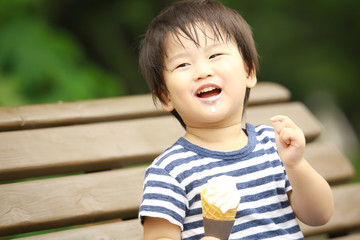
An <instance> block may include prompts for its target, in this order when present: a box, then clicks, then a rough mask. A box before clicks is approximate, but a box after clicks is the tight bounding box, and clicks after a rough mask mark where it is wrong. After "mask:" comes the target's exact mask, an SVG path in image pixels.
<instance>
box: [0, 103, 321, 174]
mask: <svg viewBox="0 0 360 240" xmlns="http://www.w3.org/2000/svg"><path fill="white" fill-rule="evenodd" d="M253 108H256V109H255V110H253ZM261 113H262V114H261ZM279 113H282V114H284V115H289V116H290V117H292V118H293V119H294V120H295V122H297V123H299V126H300V127H301V128H302V129H303V130H304V132H305V135H306V137H307V139H308V140H309V139H312V138H314V137H315V136H317V135H319V134H320V131H321V127H320V125H319V123H318V122H317V120H316V119H315V118H314V117H313V116H312V114H309V112H308V110H307V109H306V108H305V107H304V106H303V105H302V104H300V103H283V104H275V105H272V104H271V105H264V106H262V107H260V108H259V107H250V108H249V109H248V112H247V120H248V121H249V122H255V123H256V124H257V123H268V124H270V121H269V118H270V117H271V116H273V115H275V114H279ZM164 129H166V131H165V132H164ZM183 133H184V130H183V128H182V127H181V126H180V124H179V123H178V122H177V121H176V120H175V118H174V117H172V116H160V117H153V118H143V119H134V120H124V121H119V122H108V123H96V124H83V125H75V126H67V127H57V128H45V129H37V130H23V131H10V132H1V133H0V180H10V179H19V178H26V177H34V176H43V175H49V174H60V173H68V172H77V171H95V170H102V169H109V168H116V167H119V166H124V165H129V164H137V163H144V162H150V161H152V160H153V159H154V157H155V156H157V155H159V154H160V153H161V152H162V151H163V150H164V149H165V148H167V147H169V146H170V145H171V144H172V143H173V142H175V141H176V140H177V138H178V137H179V136H182V135H183Z"/></svg>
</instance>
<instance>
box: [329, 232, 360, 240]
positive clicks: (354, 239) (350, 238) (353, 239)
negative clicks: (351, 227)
mask: <svg viewBox="0 0 360 240" xmlns="http://www.w3.org/2000/svg"><path fill="white" fill-rule="evenodd" d="M331 239H332V240H359V239H360V233H353V234H349V235H347V236H342V237H337V238H331Z"/></svg>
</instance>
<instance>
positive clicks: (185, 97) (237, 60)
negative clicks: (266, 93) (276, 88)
mask: <svg viewBox="0 0 360 240" xmlns="http://www.w3.org/2000/svg"><path fill="white" fill-rule="evenodd" d="M205 30H206V32H205V34H204V33H203V32H202V31H201V30H200V29H196V31H197V33H198V40H199V41H198V43H199V45H196V44H195V43H194V42H193V41H192V40H190V39H189V38H188V37H186V36H183V35H178V36H177V37H178V38H179V39H178V38H177V37H176V36H173V35H168V37H167V39H166V41H165V49H166V55H167V56H166V57H165V59H164V65H165V69H166V70H164V72H163V74H164V79H165V84H166V86H167V89H168V91H169V94H168V95H167V96H164V99H165V101H166V102H165V103H163V104H162V105H163V108H164V109H165V110H167V111H172V110H174V109H176V111H177V112H178V113H179V115H180V116H181V118H182V119H183V121H184V122H185V124H186V125H187V127H201V128H202V127H219V126H229V125H232V124H237V123H241V120H242V113H243V102H244V97H245V90H246V87H248V88H252V87H254V86H255V84H256V75H255V73H253V74H251V75H250V76H249V75H248V73H247V72H248V71H247V68H246V66H245V64H244V62H243V59H242V56H241V54H240V52H239V50H238V47H237V45H236V44H235V43H234V42H233V41H228V42H223V41H222V40H219V41H218V40H216V39H215V37H214V34H213V32H212V30H211V29H209V28H205ZM223 36H224V35H223ZM224 39H225V38H224ZM179 40H180V41H181V42H179Z"/></svg>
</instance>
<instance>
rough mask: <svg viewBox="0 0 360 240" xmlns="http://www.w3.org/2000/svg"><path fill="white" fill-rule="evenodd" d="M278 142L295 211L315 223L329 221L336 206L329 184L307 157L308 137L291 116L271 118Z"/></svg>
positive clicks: (290, 198) (306, 221)
mask: <svg viewBox="0 0 360 240" xmlns="http://www.w3.org/2000/svg"><path fill="white" fill-rule="evenodd" d="M271 121H272V123H273V126H274V129H275V134H276V146H277V149H278V152H279V155H280V158H281V161H282V162H283V164H284V166H285V169H286V173H287V175H288V178H289V181H290V183H291V186H292V191H290V192H289V194H288V195H289V200H290V203H291V207H292V208H293V210H294V213H295V215H296V216H297V217H298V218H299V219H300V220H301V221H302V222H303V223H305V224H308V225H311V226H317V225H323V224H325V223H327V222H328V221H329V220H330V218H331V216H332V214H333V210H334V201H333V196H332V192H331V189H330V186H329V184H328V183H327V182H326V180H325V179H324V178H323V177H321V176H320V175H319V174H318V173H317V172H316V171H315V170H314V169H313V168H312V167H311V166H310V164H309V163H308V162H307V161H306V160H305V158H304V150H305V137H304V134H303V132H302V131H301V130H300V128H299V127H297V126H296V125H295V124H294V123H293V122H292V121H291V120H290V119H289V118H287V117H285V116H276V117H273V118H272V119H271Z"/></svg>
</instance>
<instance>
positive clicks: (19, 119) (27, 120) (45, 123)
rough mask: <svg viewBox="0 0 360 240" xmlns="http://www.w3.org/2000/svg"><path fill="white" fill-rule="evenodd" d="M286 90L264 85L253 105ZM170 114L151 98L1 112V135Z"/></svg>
mask: <svg viewBox="0 0 360 240" xmlns="http://www.w3.org/2000/svg"><path fill="white" fill-rule="evenodd" d="M289 98H290V93H289V91H288V90H287V89H286V88H284V87H283V86H281V85H279V84H276V83H270V82H263V83H259V84H258V86H256V87H255V88H254V89H253V90H252V92H251V95H250V99H249V105H252V104H264V103H274V102H284V101H287V100H289ZM163 114H166V113H165V112H163V111H162V110H161V107H160V109H157V108H156V107H155V106H154V104H153V101H152V98H151V95H150V94H144V95H134V96H125V97H118V98H110V99H98V100H88V101H77V102H68V103H63V102H59V103H51V104H38V105H28V106H18V107H1V108H0V131H5V130H13V129H28V128H38V127H49V126H61V125H69V124H79V123H89V122H99V121H109V120H118V119H133V118H139V117H149V116H158V115H163Z"/></svg>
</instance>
